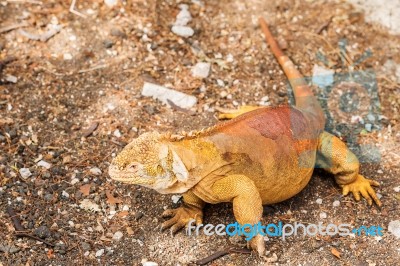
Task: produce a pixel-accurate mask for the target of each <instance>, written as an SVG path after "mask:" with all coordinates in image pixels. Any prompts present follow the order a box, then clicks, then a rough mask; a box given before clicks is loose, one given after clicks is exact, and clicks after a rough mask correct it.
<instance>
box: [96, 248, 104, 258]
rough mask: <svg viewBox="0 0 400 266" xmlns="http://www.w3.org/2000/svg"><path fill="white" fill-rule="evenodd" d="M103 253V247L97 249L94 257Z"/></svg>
mask: <svg viewBox="0 0 400 266" xmlns="http://www.w3.org/2000/svg"><path fill="white" fill-rule="evenodd" d="M103 254H104V248H102V249H99V250H97V251H96V255H95V256H96V257H101V256H102V255H103Z"/></svg>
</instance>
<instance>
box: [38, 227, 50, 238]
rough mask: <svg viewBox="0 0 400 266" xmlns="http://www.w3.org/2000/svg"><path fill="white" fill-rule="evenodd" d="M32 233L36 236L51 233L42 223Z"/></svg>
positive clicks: (42, 236) (44, 235) (44, 236)
mask: <svg viewBox="0 0 400 266" xmlns="http://www.w3.org/2000/svg"><path fill="white" fill-rule="evenodd" d="M34 233H35V235H36V236H38V237H40V238H47V237H49V236H50V234H51V233H50V230H49V228H48V227H47V226H45V225H42V226H39V227H38V228H36V229H35V231H34Z"/></svg>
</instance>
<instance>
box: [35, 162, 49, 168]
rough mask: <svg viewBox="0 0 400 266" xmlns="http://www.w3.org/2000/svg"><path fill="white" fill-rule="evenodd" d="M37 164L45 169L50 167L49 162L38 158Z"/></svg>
mask: <svg viewBox="0 0 400 266" xmlns="http://www.w3.org/2000/svg"><path fill="white" fill-rule="evenodd" d="M37 166H41V167H43V168H46V169H50V168H51V164H50V163H48V162H46V161H43V160H40V161H39V162H38V163H37Z"/></svg>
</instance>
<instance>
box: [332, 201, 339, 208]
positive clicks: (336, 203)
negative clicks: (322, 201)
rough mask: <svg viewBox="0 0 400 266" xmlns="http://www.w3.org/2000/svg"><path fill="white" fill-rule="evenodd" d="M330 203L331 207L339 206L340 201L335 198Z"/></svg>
mask: <svg viewBox="0 0 400 266" xmlns="http://www.w3.org/2000/svg"><path fill="white" fill-rule="evenodd" d="M332 205H333V207H339V205H340V201H338V200H335V201H334V202H333V204H332Z"/></svg>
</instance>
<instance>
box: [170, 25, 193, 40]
mask: <svg viewBox="0 0 400 266" xmlns="http://www.w3.org/2000/svg"><path fill="white" fill-rule="evenodd" d="M171 30H172V32H173V33H175V34H176V35H179V36H181V37H190V36H193V34H194V30H193V29H192V28H191V27H189V26H180V25H174V26H172V29H171Z"/></svg>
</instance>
